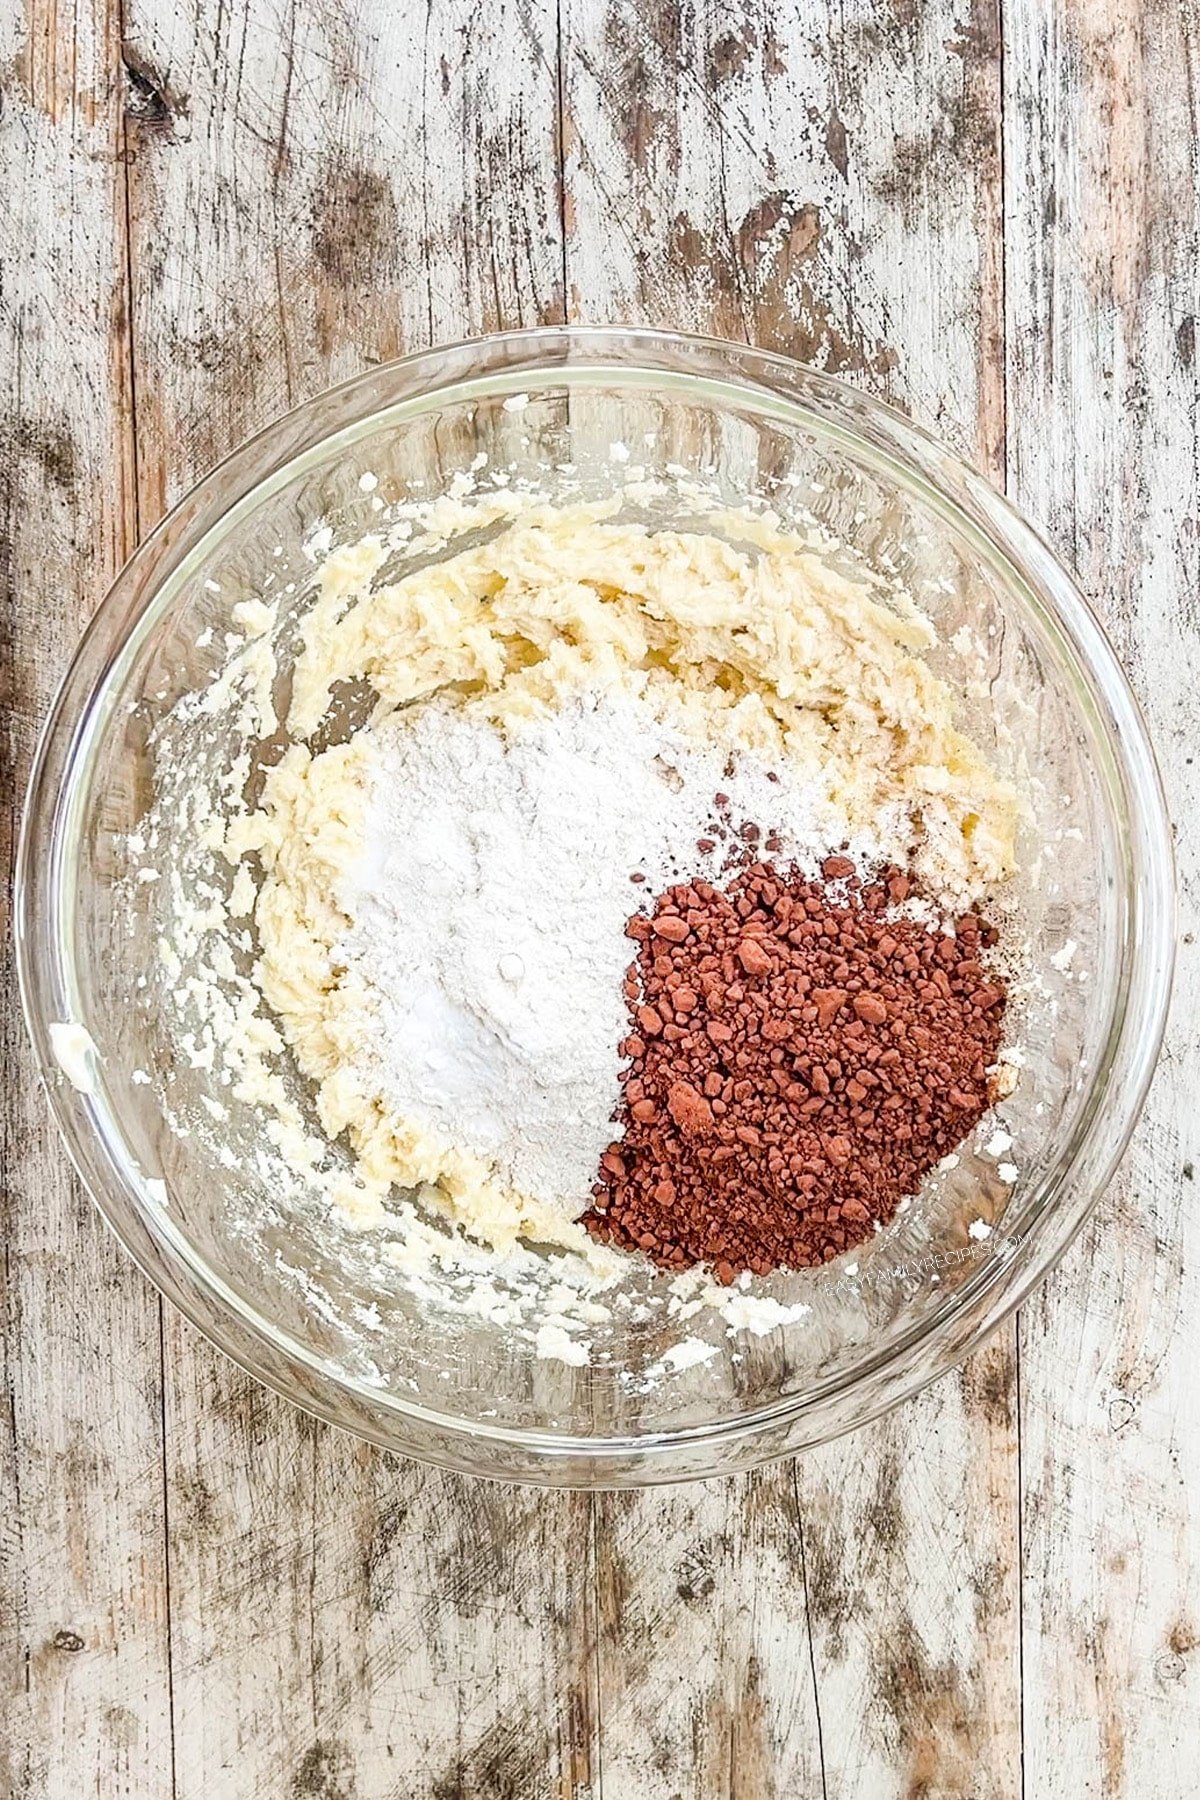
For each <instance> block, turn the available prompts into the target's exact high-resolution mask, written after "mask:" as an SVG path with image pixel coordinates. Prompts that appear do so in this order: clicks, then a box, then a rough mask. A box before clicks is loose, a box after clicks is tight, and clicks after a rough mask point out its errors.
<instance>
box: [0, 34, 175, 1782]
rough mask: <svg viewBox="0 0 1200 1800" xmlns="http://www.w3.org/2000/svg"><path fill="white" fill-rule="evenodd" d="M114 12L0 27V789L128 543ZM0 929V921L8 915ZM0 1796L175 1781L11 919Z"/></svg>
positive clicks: (149, 1434) (152, 1349)
mask: <svg viewBox="0 0 1200 1800" xmlns="http://www.w3.org/2000/svg"><path fill="white" fill-rule="evenodd" d="M118 31H119V28H118V23H117V10H116V8H115V7H106V6H103V5H97V6H96V7H94V8H91V7H89V6H88V5H87V3H86V0H79V4H77V5H74V6H72V5H70V4H68V5H66V6H65V7H63V6H59V7H53V6H52V7H44V6H42V5H40V4H36V3H35V4H33V5H32V6H30V7H29V8H28V10H27V12H26V14H25V16H23V17H20V16H18V15H17V14H15V13H13V12H9V13H8V14H7V15H6V16H5V17H4V18H3V19H2V20H0V63H2V65H3V98H2V100H0V166H2V167H3V169H4V179H3V182H2V183H0V259H2V261H0V474H2V478H3V486H2V490H0V506H2V509H3V510H2V516H0V608H2V610H3V620H4V623H3V634H4V644H5V650H4V664H3V677H4V686H5V695H4V699H5V713H6V720H5V739H6V745H7V749H8V752H9V758H10V761H9V766H8V767H7V768H6V771H5V777H4V788H5V802H6V811H5V824H6V830H5V851H4V855H5V865H6V870H7V872H8V873H11V868H12V854H13V850H14V848H15V846H14V844H13V841H12V834H11V832H10V831H9V830H8V829H7V827H8V826H9V825H10V824H11V823H13V820H12V816H11V813H10V812H9V811H8V807H9V805H10V804H11V802H12V801H13V800H15V798H16V796H17V795H18V794H19V793H20V792H22V791H23V789H24V785H25V780H26V776H27V774H28V769H29V762H30V758H31V756H32V752H33V746H34V741H35V737H36V732H37V728H38V725H39V724H40V722H41V718H42V715H43V714H44V712H45V709H46V707H47V705H48V702H49V699H50V695H51V693H52V691H53V688H54V685H55V683H56V682H57V680H58V678H59V676H60V674H61V673H62V671H63V668H64V667H65V663H66V659H67V657H68V655H69V653H70V650H71V649H72V648H73V647H74V641H75V638H76V636H77V634H78V631H79V629H80V627H81V625H82V624H83V622H84V620H85V619H86V618H87V616H88V614H89V612H90V611H91V609H92V608H93V606H94V605H95V604H96V602H97V601H98V600H99V599H100V597H101V595H102V593H103V591H104V588H105V587H106V585H107V583H108V581H109V580H110V579H111V577H112V575H113V574H114V573H115V571H116V569H117V568H118V567H119V565H120V563H121V562H122V560H123V559H124V557H125V555H126V554H127V553H128V551H129V549H130V548H131V547H132V544H133V541H134V529H135V527H134V513H133V493H132V479H131V476H132V458H131V440H130V436H129V431H128V416H127V403H128V393H127V380H126V371H125V363H124V357H123V354H122V339H121V319H122V316H123V310H124V301H125V290H124V281H125V255H124V246H123V224H124V198H123V183H122V166H121V160H120V155H121V93H120V87H119V83H118V81H117V79H116V75H115V66H116V54H117V43H118ZM6 924H7V920H6ZM3 938H4V964H5V967H4V971H3V982H4V989H3V1005H2V1006H0V1020H2V1024H0V1030H2V1032H3V1044H4V1067H5V1084H4V1107H5V1118H4V1130H3V1136H2V1139H0V1149H2V1156H3V1175H2V1180H0V1192H2V1194H3V1198H2V1199H0V1236H2V1239H3V1249H4V1264H3V1279H2V1283H0V1332H2V1341H3V1375H2V1386H3V1405H2V1406H0V1791H2V1792H3V1793H4V1794H5V1795H6V1796H13V1797H14V1800H41V1797H42V1796H68V1795H69V1796H71V1797H72V1800H75V1797H76V1796H78V1797H80V1800H83V1797H86V1796H97V1797H103V1800H111V1797H113V1796H117V1795H129V1796H139V1797H144V1800H151V1797H154V1800H159V1797H161V1796H165V1795H169V1794H170V1791H171V1737H170V1713H169V1698H168V1662H167V1604H166V1601H167V1596H166V1582H165V1558H164V1541H163V1488H162V1442H161V1387H160V1358H159V1306H158V1301H157V1299H156V1298H155V1296H154V1294H153V1293H152V1291H151V1290H150V1289H149V1288H148V1287H147V1285H146V1284H145V1283H144V1282H143V1280H142V1278H141V1276H140V1275H139V1274H138V1273H137V1271H136V1270H135V1269H134V1268H133V1267H132V1266H131V1265H130V1264H129V1263H128V1261H127V1260H126V1259H125V1257H124V1255H123V1254H122V1253H121V1251H120V1250H119V1249H118V1247H117V1245H116V1243H115V1241H114V1240H113V1239H112V1238H111V1237H110V1236H109V1235H108V1233H107V1232H106V1230H105V1229H104V1227H103V1226H102V1224H101V1222H100V1219H99V1217H98V1216H97V1215H96V1214H95V1213H94V1211H93V1210H92V1208H91V1206H90V1204H89V1203H88V1201H87V1200H86V1198H85V1196H84V1195H83V1194H82V1193H81V1191H80V1189H79V1186H78V1183H77V1182H76V1181H75V1180H74V1178H73V1177H72V1176H71V1174H70V1173H69V1170H68V1167H67V1162H66V1158H65V1157H64V1155H63V1154H62V1150H61V1147H60V1145H59V1142H58V1138H57V1134H56V1133H55V1131H54V1130H53V1128H52V1126H51V1124H50V1120H49V1115H48V1111H47V1108H46V1104H45V1101H44V1098H43V1096H42V1094H41V1093H40V1092H39V1090H38V1089H37V1087H36V1085H35V1082H34V1075H33V1067H32V1057H31V1056H30V1053H29V1051H28V1048H27V1045H26V1041H25V1033H24V1028H23V1025H22V1021H21V1016H20V1007H19V1004H18V1000H17V993H16V980H15V974H14V970H13V967H12V954H11V944H10V940H9V937H8V932H7V929H6V930H5V931H4V933H3Z"/></svg>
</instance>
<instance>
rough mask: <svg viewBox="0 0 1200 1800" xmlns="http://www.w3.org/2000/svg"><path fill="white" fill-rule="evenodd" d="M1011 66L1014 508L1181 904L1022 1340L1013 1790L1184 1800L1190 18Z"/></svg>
mask: <svg viewBox="0 0 1200 1800" xmlns="http://www.w3.org/2000/svg"><path fill="white" fill-rule="evenodd" d="M1005 55H1006V83H1005V91H1006V96H1007V101H1008V115H1007V123H1006V139H1005V141H1006V161H1007V166H1008V169H1009V172H1010V173H1009V180H1008V183H1007V189H1008V196H1009V204H1008V245H1009V248H1008V258H1007V262H1008V296H1009V299H1008V315H1009V346H1010V355H1009V369H1008V381H1009V398H1010V410H1009V452H1010V469H1011V478H1012V487H1013V491H1014V493H1015V495H1016V497H1017V498H1018V500H1019V501H1020V502H1021V503H1022V504H1023V505H1024V506H1025V507H1026V508H1027V510H1029V511H1030V512H1031V513H1032V515H1033V516H1034V517H1035V518H1038V519H1040V520H1042V521H1043V522H1044V524H1045V526H1046V528H1047V529H1048V531H1049V533H1050V535H1051V538H1052V540H1053V541H1054V542H1055V543H1057V544H1058V545H1059V546H1060V547H1061V548H1062V550H1063V552H1064V553H1065V554H1066V556H1067V557H1068V558H1069V559H1070V560H1072V561H1073V562H1074V564H1075V567H1076V568H1077V570H1078V572H1079V574H1080V577H1081V579H1082V582H1083V585H1084V587H1085V590H1086V591H1087V592H1088V593H1089V595H1090V596H1091V597H1092V598H1093V600H1094V601H1095V603H1096V605H1097V606H1098V607H1099V609H1100V611H1101V612H1102V614H1103V615H1104V617H1105V619H1106V621H1107V623H1108V625H1109V627H1110V629H1111V631H1112V632H1113V635H1114V637H1115V640H1116V643H1117V645H1118V648H1119V649H1120V651H1121V653H1122V656H1123V658H1124V660H1125V663H1126V666H1127V667H1128V669H1129V670H1130V673H1131V675H1132V677H1133V679H1134V682H1135V685H1136V687H1137V689H1138V692H1139V694H1140V696H1141V699H1142V701H1143V703H1144V704H1145V706H1146V709H1147V713H1148V717H1149V722H1150V726H1151V729H1152V731H1153V733H1154V736H1155V739H1156V742H1157V746H1158V750H1159V753H1160V756H1161V758H1162V760H1163V764H1164V773H1165V775H1166V779H1167V785H1168V790H1169V798H1170V804H1171V810H1172V814H1173V817H1174V818H1175V820H1176V821H1177V851H1178V858H1179V874H1180V880H1181V894H1182V903H1183V916H1182V921H1181V923H1182V927H1183V940H1182V944H1181V947H1180V965H1179V976H1178V985H1177V989H1176V996H1175V1004H1174V1009H1173V1015H1172V1019H1173V1022H1172V1025H1171V1027H1170V1030H1169V1036H1168V1043H1167V1048H1166V1052H1165V1054H1164V1057H1163V1061H1162V1064H1161V1066H1160V1069H1159V1073H1158V1076H1157V1078H1156V1082H1155V1087H1154V1090H1153V1094H1152V1097H1151V1101H1150V1104H1149V1106H1148V1109H1147V1113H1146V1116H1145V1118H1144V1120H1143V1122H1142V1125H1141V1127H1140V1129H1139V1131H1138V1134H1137V1137H1136V1139H1135V1144H1134V1147H1133V1150H1132V1151H1131V1154H1130V1156H1129V1158H1128V1159H1127V1161H1126V1164H1125V1168H1124V1172H1123V1175H1122V1178H1121V1179H1120V1180H1119V1182H1118V1183H1117V1185H1116V1187H1115V1188H1114V1190H1113V1191H1112V1192H1111V1193H1110V1194H1109V1195H1107V1196H1106V1198H1105V1199H1104V1200H1103V1201H1102V1203H1101V1206H1100V1208H1099V1210H1098V1213H1097V1216H1096V1219H1095V1222H1094V1224H1093V1226H1092V1227H1091V1229H1090V1230H1089V1231H1088V1232H1087V1233H1085V1236H1084V1238H1083V1240H1082V1241H1081V1243H1080V1244H1079V1245H1078V1246H1077V1247H1076V1249H1075V1250H1074V1252H1073V1253H1072V1255H1071V1256H1070V1258H1069V1259H1068V1261H1067V1262H1066V1263H1065V1264H1064V1266H1063V1268H1062V1269H1061V1270H1060V1271H1059V1273H1058V1274H1057V1275H1056V1276H1055V1277H1054V1278H1053V1280H1052V1281H1051V1283H1050V1284H1049V1286H1048V1287H1047V1288H1046V1289H1045V1290H1044V1291H1043V1292H1042V1294H1041V1295H1040V1296H1038V1298H1037V1299H1036V1300H1034V1301H1033V1302H1031V1303H1030V1305H1029V1306H1028V1307H1027V1308H1026V1309H1025V1312H1024V1314H1023V1316H1022V1321H1021V1369H1022V1393H1021V1399H1022V1448H1023V1460H1024V1468H1025V1475H1026V1482H1025V1495H1024V1518H1023V1541H1024V1548H1025V1576H1026V1580H1025V1600H1024V1611H1025V1688H1026V1691H1025V1726H1026V1752H1025V1753H1026V1781H1027V1784H1028V1791H1029V1792H1030V1793H1032V1794H1038V1795H1047V1796H1060V1795H1061V1796H1067V1795H1071V1796H1074V1795H1077V1794H1081V1793H1090V1794H1104V1795H1112V1794H1118V1795H1123V1794H1129V1795H1136V1794H1183V1793H1190V1792H1192V1791H1193V1790H1194V1788H1195V1782H1196V1775H1195V1767H1194V1760H1195V1747H1196V1745H1197V1743H1200V1648H1198V1646H1200V1558H1198V1556H1197V1544H1198V1542H1200V1535H1198V1534H1200V1507H1198V1503H1197V1499H1196V1495H1197V1492H1198V1490H1200V1419H1198V1416H1197V1412H1196V1406H1195V1393H1194V1387H1195V1381H1194V1360H1195V1359H1194V1351H1193V1332H1192V1330H1191V1329H1190V1327H1189V1321H1191V1320H1194V1319H1195V1317H1196V1315H1197V1311H1198V1309H1200V1277H1198V1275H1197V1268H1198V1266H1200V1226H1198V1220H1197V1209H1196V1204H1195V1195H1196V1188H1195V1177H1194V1168H1195V1164H1196V1162H1197V1160H1200V1159H1198V1157H1197V1152H1198V1150H1200V1140H1198V1138H1197V1128H1196V1108H1195V1095H1196V1089H1197V1084H1198V1082H1200V1050H1198V1046H1197V1037H1196V1018H1197V1015H1198V1013H1200V959H1198V953H1197V948H1196V943H1195V933H1196V927H1197V903H1198V900H1200V831H1198V829H1197V824H1196V820H1197V816H1198V804H1197V803H1198V801H1200V789H1198V787H1197V779H1196V764H1195V759H1194V751H1195V745H1196V742H1197V737H1198V736H1200V708H1198V707H1197V701H1196V687H1195V676H1194V670H1195V666H1196V661H1197V656H1198V655H1200V630H1198V622H1197V613H1196V595H1197V592H1200V539H1198V538H1197V533H1196V518H1197V515H1198V513H1200V437H1198V429H1197V402H1198V399H1200V390H1198V386H1197V368H1196V315H1197V310H1198V306H1197V302H1198V298H1200V295H1198V291H1197V283H1196V268H1197V260H1198V253H1200V144H1198V140H1197V118H1198V116H1200V11H1198V10H1197V7H1196V6H1195V4H1194V3H1193V4H1184V5H1182V6H1180V5H1177V4H1174V3H1171V0H1158V3H1154V4H1147V5H1133V4H1126V3H1125V0H1112V3H1110V4H1100V3H1099V0H1081V3H1078V4H1073V5H1066V4H1063V5H1059V6H1058V7H1055V8H1047V7H1045V6H1041V5H1037V4H1034V3H1033V0H1020V3H1019V4H1014V5H1012V6H1011V7H1008V8H1006V24H1005Z"/></svg>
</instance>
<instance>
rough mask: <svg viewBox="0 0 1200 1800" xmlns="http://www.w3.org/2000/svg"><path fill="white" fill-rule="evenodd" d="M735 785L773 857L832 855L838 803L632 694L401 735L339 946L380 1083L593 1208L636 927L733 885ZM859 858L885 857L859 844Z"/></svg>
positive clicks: (502, 1172)
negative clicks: (691, 883) (657, 907)
mask: <svg viewBox="0 0 1200 1800" xmlns="http://www.w3.org/2000/svg"><path fill="white" fill-rule="evenodd" d="M727 770H731V771H732V772H730V773H727ZM718 793H720V794H722V795H723V796H725V797H726V798H727V800H728V802H729V804H730V808H731V812H732V817H733V819H734V821H735V822H736V823H738V824H740V823H741V822H742V821H752V822H754V823H756V824H761V826H762V827H763V829H764V830H773V831H776V832H777V833H778V834H779V839H780V849H779V851H777V852H776V860H781V859H782V860H792V859H794V860H796V861H798V862H800V863H803V864H805V865H806V866H808V865H813V866H815V864H816V862H817V861H819V859H820V857H821V856H823V855H827V854H828V851H829V846H830V842H831V838H830V827H829V807H828V804H827V803H825V802H824V801H823V797H822V796H821V795H820V794H815V793H813V792H811V791H808V790H806V789H805V788H804V787H803V786H802V785H800V784H799V783H796V782H795V781H791V782H789V783H787V784H786V785H785V784H783V783H780V782H778V781H776V780H774V779H772V778H771V775H770V774H769V773H768V771H767V769H766V768H765V767H764V766H763V765H762V764H761V763H757V762H755V761H754V760H753V759H752V758H750V757H748V756H744V755H743V756H739V757H738V758H736V759H735V760H734V761H733V762H727V760H726V756H725V753H724V752H720V751H717V750H714V749H710V748H707V747H703V746H698V745H696V744H695V743H690V742H689V743H685V742H684V741H683V740H682V739H681V738H680V737H679V736H678V735H677V734H674V733H672V732H671V731H670V730H669V729H668V728H667V727H665V726H664V725H663V724H662V723H661V722H660V720H659V719H658V718H656V716H655V715H654V713H653V712H652V711H651V709H650V708H649V706H648V705H646V703H645V702H644V701H641V700H639V699H638V698H637V697H636V696H634V695H630V694H628V693H622V694H616V695H609V696H605V697H597V696H595V695H578V696H575V697H573V698H571V699H569V700H567V701H566V702H564V703H563V704H562V705H561V706H560V707H559V708H558V709H557V710H556V711H554V712H551V713H547V714H544V715H542V716H540V717H534V718H531V719H528V720H525V721H522V722H520V723H517V724H510V726H509V728H508V734H507V740H506V736H505V734H503V733H502V732H501V731H500V730H498V729H497V728H496V727H495V726H494V725H492V724H490V723H489V722H488V721H487V720H486V719H485V718H483V717H482V716H481V715H480V714H479V713H478V712H471V711H464V710H462V709H461V708H452V707H448V706H433V707H424V708H421V709H417V710H414V711H410V712H405V713H401V714H399V715H398V716H397V717H396V718H395V719H394V720H393V721H391V722H390V723H389V724H387V725H386V726H384V727H383V728H382V729H381V730H380V731H379V732H378V734H377V737H376V748H375V752H374V756H373V763H372V769H371V778H370V786H369V798H368V801H367V812H366V819H365V838H366V842H367V845H368V846H369V848H368V852H367V858H366V860H365V862H364V863H363V864H362V865H361V866H360V868H359V871H358V879H357V891H356V892H355V893H353V894H348V895H347V896H346V900H347V902H348V910H349V911H350V912H351V914H352V915H353V916H354V918H355V921H356V923H355V927H354V930H353V932H352V933H351V934H350V936H349V938H348V940H347V942H346V943H345V945H344V946H339V950H340V951H341V953H342V954H344V955H345V956H346V958H347V960H348V961H349V962H350V963H351V965H353V968H354V972H355V973H356V974H357V975H358V977H359V978H360V979H361V981H362V982H363V985H364V986H365V988H366V989H367V990H368V992H369V993H370V995H371V996H372V998H373V1002H374V1011H373V1013H366V1014H364V1017H363V1020H362V1040H361V1049H360V1052H359V1055H358V1057H357V1058H356V1061H358V1063H359V1065H360V1079H361V1081H362V1083H363V1085H364V1087H366V1088H367V1089H368V1091H376V1092H379V1093H380V1094H382V1095H383V1096H385V1097H386V1100H387V1103H388V1105H389V1107H390V1108H391V1109H393V1110H394V1112H395V1114H396V1116H398V1117H400V1118H404V1119H409V1120H411V1121H412V1122H413V1123H414V1124H416V1125H419V1126H420V1127H421V1128H422V1129H423V1130H425V1131H427V1132H429V1133H430V1134H432V1135H434V1136H436V1137H440V1138H444V1139H445V1140H447V1141H448V1142H450V1143H451V1144H454V1145H456V1146H458V1147H459V1148H461V1149H463V1150H467V1151H470V1152H472V1153H474V1154H475V1155H477V1156H480V1157H483V1158H486V1159H487V1160H488V1161H490V1162H492V1163H493V1164H494V1167H495V1171H496V1176H497V1178H498V1179H499V1180H500V1181H501V1182H502V1183H503V1184H504V1185H506V1186H511V1187H513V1188H515V1189H517V1190H518V1191H520V1192H522V1193H525V1194H528V1195H530V1196H531V1197H532V1198H533V1199H535V1200H537V1201H540V1202H542V1203H543V1204H545V1205H547V1206H549V1207H552V1208H554V1209H555V1210H556V1211H558V1212H561V1213H564V1214H566V1215H567V1216H569V1217H573V1216H575V1215H576V1214H578V1213H579V1212H581V1211H583V1210H584V1208H585V1207H586V1205H587V1203H588V1199H589V1194H590V1189H591V1184H592V1183H593V1181H594V1180H595V1178H596V1170H597V1166H598V1163H599V1159H600V1156H601V1153H602V1152H603V1150H604V1149H605V1148H606V1146H607V1145H608V1144H609V1143H611V1142H612V1139H613V1136H614V1126H613V1123H612V1118H613V1113H614V1110H615V1107H616V1104H617V1101H618V1098H619V1092H620V1089H619V1080H618V1073H619V1066H620V1050H619V1046H620V1042H621V1039H622V1038H623V1037H624V1036H625V1034H626V1033H627V1031H628V1028H629V1027H628V1012H627V1007H626V1003H625V999H624V997H623V994H622V979H623V977H624V974H625V971H626V969H627V968H628V967H629V964H630V963H631V961H632V960H633V953H634V949H635V946H634V945H633V944H632V943H631V942H630V940H629V939H628V938H627V937H626V936H625V934H624V928H625V924H626V921H627V920H628V918H629V916H630V914H631V913H632V912H633V911H635V910H636V909H637V908H638V905H639V900H640V898H641V897H644V896H649V895H652V894H654V893H655V892H658V891H660V890H661V889H662V888H663V887H665V886H668V885H669V884H670V883H671V882H673V881H677V880H681V879H688V878H690V877H693V876H703V875H705V874H710V875H716V874H718V873H719V870H720V867H721V863H722V861H723V859H724V857H725V855H726V854H727V852H728V848H729V846H728V843H725V844H722V843H721V842H719V841H718V840H715V839H714V838H713V836H712V833H711V827H712V824H713V820H714V797H715V796H716V795H717V794H718ZM847 832H848V827H847V826H846V824H845V821H844V820H843V821H841V823H840V826H839V828H838V832H837V836H838V839H839V840H840V839H841V838H843V837H845V836H846V835H847ZM699 842H705V843H708V844H712V845H714V846H715V847H713V848H710V849H709V850H707V851H701V850H700V849H698V847H697V846H698V843H699ZM855 847H856V849H857V850H858V852H859V854H860V855H862V857H863V858H864V860H865V861H874V860H877V859H878V858H879V857H880V855H881V847H880V845H879V844H878V842H875V843H866V842H864V841H863V839H862V837H861V836H859V838H858V839H857V841H856V846H855ZM634 874H636V875H640V876H642V877H643V878H644V880H643V882H642V883H641V884H639V883H637V882H634V881H631V879H630V877H631V875H634Z"/></svg>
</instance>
